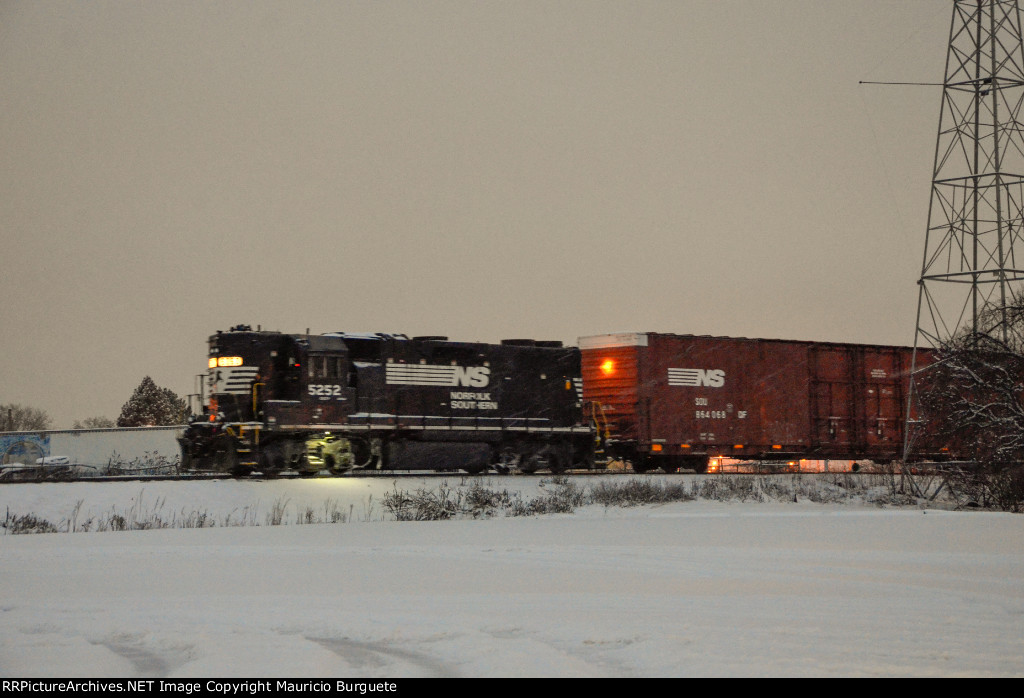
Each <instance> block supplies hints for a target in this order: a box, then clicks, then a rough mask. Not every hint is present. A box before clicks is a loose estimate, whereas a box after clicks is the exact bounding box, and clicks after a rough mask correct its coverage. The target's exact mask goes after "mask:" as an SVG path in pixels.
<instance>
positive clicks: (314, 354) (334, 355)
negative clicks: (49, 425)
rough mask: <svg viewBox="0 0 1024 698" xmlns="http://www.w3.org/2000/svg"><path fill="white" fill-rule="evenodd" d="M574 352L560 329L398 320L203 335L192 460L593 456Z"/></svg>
mask: <svg viewBox="0 0 1024 698" xmlns="http://www.w3.org/2000/svg"><path fill="white" fill-rule="evenodd" d="M580 376H581V374H580V353H579V350H578V349H576V348H575V347H565V346H562V343H561V342H555V341H534V340H525V339H522V340H504V341H503V342H502V343H501V344H484V343H476V342H453V341H448V339H447V338H446V337H439V336H430V337H412V338H409V337H407V336H405V335H401V334H383V333H380V334H356V333H345V332H332V333H327V334H319V335H311V334H308V333H307V334H284V333H281V332H271V331H264V330H261V329H259V328H258V327H257V329H256V330H253V329H252V328H251V327H250V326H248V325H239V326H236V327H232V328H231V329H230V330H228V331H226V332H217V333H216V334H215V335H213V336H211V337H210V338H209V359H208V369H207V375H206V379H205V391H204V393H205V395H204V396H203V402H204V405H203V413H202V415H201V416H199V417H198V418H196V419H194V420H193V421H192V422H190V423H189V425H188V426H187V427H186V429H185V431H184V433H183V435H182V437H181V439H180V443H181V447H182V465H183V467H184V468H186V469H196V470H218V471H223V472H230V473H234V474H248V473H254V472H260V473H263V474H267V475H269V474H274V473H280V472H285V471H295V472H299V473H312V472H319V471H328V472H335V473H339V472H345V471H348V470H367V469H393V470H420V469H429V470H455V469H462V470H466V471H468V472H480V471H483V470H484V469H487V468H494V469H496V470H498V471H499V472H500V471H509V470H513V469H516V470H520V471H525V472H533V471H535V470H538V469H542V468H544V469H548V470H551V471H553V472H560V471H562V470H565V469H567V468H592V467H594V442H593V439H594V432H593V429H592V427H591V426H590V424H589V423H588V421H587V419H586V418H585V417H584V412H583V409H582V404H581V401H582V387H581V380H580Z"/></svg>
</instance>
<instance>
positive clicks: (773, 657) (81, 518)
mask: <svg viewBox="0 0 1024 698" xmlns="http://www.w3.org/2000/svg"><path fill="white" fill-rule="evenodd" d="M445 482H446V486H448V487H451V488H459V487H461V486H463V482H464V481H463V480H462V479H460V478H458V477H457V476H456V477H453V478H449V479H448V480H446V481H445ZM595 482H597V478H593V479H588V480H587V481H586V483H585V484H586V485H588V486H590V485H592V483H595ZM485 483H486V484H488V485H489V486H491V487H495V488H500V489H505V488H508V489H510V490H515V491H520V492H522V493H523V496H527V497H528V496H533V495H536V494H537V493H541V492H544V491H545V490H546V489H550V487H551V485H550V484H543V479H542V478H537V477H515V478H488V479H486V480H485ZM438 484H439V481H438V480H436V479H431V480H425V481H422V482H421V481H418V480H398V481H397V482H396V481H393V480H391V479H377V480H363V479H335V480H302V481H279V482H235V481H222V482H203V483H180V482H177V483H138V482H134V483H91V484H90V483H85V484H57V483H54V484H36V485H30V484H8V485H2V486H0V512H3V511H5V510H6V511H7V512H9V515H15V514H17V515H22V514H26V513H33V514H35V515H37V516H39V517H41V518H45V519H47V520H49V521H51V522H53V523H55V524H58V523H60V522H63V524H64V526H65V527H66V526H67V525H68V524H70V523H72V522H73V525H74V527H76V528H82V527H84V526H85V525H86V524H87V522H88V525H89V526H90V527H93V528H95V526H96V522H97V521H99V520H101V519H106V520H110V519H111V518H112V517H114V516H122V517H125V518H127V519H130V518H131V517H133V516H139V517H140V518H144V517H147V516H148V517H149V518H150V520H160V521H168V520H171V519H176V520H177V521H178V522H180V521H190V522H193V523H194V522H195V521H196V519H197V512H202V513H203V514H205V516H206V517H207V518H206V520H207V521H213V522H215V523H216V524H217V525H216V526H215V527H212V528H201V529H199V528H185V529H180V528H176V529H160V530H145V531H120V532H103V533H96V532H91V533H72V534H67V533H54V534H42V535H0V674H2V675H3V676H4V677H27V676H34V677H40V676H48V677H58V676H76V677H88V676H92V677H146V678H156V677H201V676H215V677H220V676H232V677H263V678H265V677H274V676H289V677H304V678H309V677H417V676H443V677H482V676H484V677H495V676H497V677H520V676H530V677H535V676H564V677H578V676H586V677H591V676H596V677H600V676H615V677H629V676H1019V675H1022V674H1024V517H1022V516H1020V515H1011V514H1002V513H992V512H977V511H974V512H954V511H948V510H942V509H936V508H921V507H904V508H898V507H891V506H884V507H881V506H878V505H876V504H867V503H857V502H854V503H850V504H844V505H837V504H816V503H812V502H810V501H806V500H803V499H800V498H799V497H798V500H800V501H797V502H793V501H789V502H749V501H748V502H738V501H736V502H719V501H707V500H697V501H692V502H680V503H672V504H663V505H656V506H642V507H630V508H617V507H615V508H605V507H603V506H599V505H589V506H585V507H582V508H579V509H577V510H576V511H575V512H574V513H572V514H554V515H544V516H533V517H516V518H490V519H482V520H454V521H426V522H397V521H389V520H384V519H386V518H388V517H387V515H386V509H385V507H384V506H383V504H382V498H383V497H384V495H385V494H386V493H387V492H388V491H391V490H394V489H395V487H398V488H400V489H404V490H412V489H415V488H416V487H431V488H433V487H437V486H438ZM311 512H312V513H311ZM275 515H279V516H281V517H282V522H283V523H284V524H287V525H280V526H268V525H266V524H267V522H268V519H269V518H271V517H273V516H275ZM8 518H9V517H8ZM198 518H202V516H201V515H198ZM332 518H333V519H339V520H340V519H344V520H345V522H344V523H334V524H306V525H298V524H297V523H296V522H297V521H298V520H304V519H306V520H308V519H311V520H330V519H332ZM227 520H230V521H231V522H234V523H248V524H250V525H246V526H233V527H224V526H223V525H222V524H223V523H224V522H225V521H227Z"/></svg>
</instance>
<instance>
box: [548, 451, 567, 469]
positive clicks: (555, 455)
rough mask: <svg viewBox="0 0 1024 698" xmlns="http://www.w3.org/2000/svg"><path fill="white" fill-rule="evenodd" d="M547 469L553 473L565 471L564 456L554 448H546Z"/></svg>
mask: <svg viewBox="0 0 1024 698" xmlns="http://www.w3.org/2000/svg"><path fill="white" fill-rule="evenodd" d="M547 460H548V470H550V471H551V472H552V473H554V474H555V475H558V474H559V473H564V472H565V458H564V457H563V455H562V453H561V452H560V451H559V450H558V449H555V448H550V449H548V452H547Z"/></svg>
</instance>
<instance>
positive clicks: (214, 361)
mask: <svg viewBox="0 0 1024 698" xmlns="http://www.w3.org/2000/svg"><path fill="white" fill-rule="evenodd" d="M241 365H242V357H241V356H211V357H210V368H216V367H218V366H220V367H224V366H241Z"/></svg>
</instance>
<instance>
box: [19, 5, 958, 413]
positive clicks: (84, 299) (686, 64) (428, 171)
mask: <svg viewBox="0 0 1024 698" xmlns="http://www.w3.org/2000/svg"><path fill="white" fill-rule="evenodd" d="M951 8H952V2H950V1H949V0H855V1H853V2H850V1H849V0H673V1H668V2H656V1H653V0H649V1H642V0H641V1H636V2H602V1H600V0H581V1H579V2H568V1H558V0H542V1H539V2H534V1H532V0H506V1H502V2H491V1H487V0H476V1H473V2H470V1H461V0H459V1H456V0H452V1H444V0H431V1H430V2H389V1H378V2H342V1H338V2H297V1H289V2H262V1H258V0H257V1H250V0H247V1H246V2H185V1H181V0H178V1H175V2H105V1H102V0H96V1H93V2H46V1H41V2H29V1H25V2H17V1H10V0H7V1H3V2H0V95H2V97H0V163H2V164H0V222H2V226H3V232H2V247H0V249H2V255H3V256H2V259H3V261H4V265H3V266H4V268H3V273H2V274H0V299H2V304H0V318H2V320H3V322H2V327H3V343H2V348H3V351H2V352H0V403H6V402H17V403H24V404H29V405H32V406H35V407H40V408H42V409H45V410H47V411H48V412H50V414H51V415H53V417H54V418H55V426H56V427H58V428H65V427H70V426H71V423H72V422H73V421H74V420H75V419H82V418H85V417H90V416H97V415H104V416H108V417H111V418H116V417H117V415H118V414H119V412H120V409H121V406H122V404H123V403H124V402H125V401H126V400H127V399H128V398H129V396H130V395H131V392H132V391H133V390H134V388H135V387H136V386H137V385H138V384H139V382H140V381H141V380H142V378H143V376H145V375H147V374H148V375H151V376H152V377H153V379H154V380H155V381H156V382H157V383H158V384H159V385H161V386H163V387H168V388H171V389H172V390H174V391H176V392H178V393H179V394H186V393H189V392H192V391H193V389H194V376H195V375H196V374H198V373H200V372H202V371H203V370H204V369H205V353H206V338H207V337H208V336H209V335H210V334H212V333H214V332H215V331H216V330H218V329H226V328H228V327H229V326H231V325H234V324H238V323H247V324H251V325H253V326H256V325H257V324H259V325H262V326H263V328H269V329H279V330H282V331H286V332H303V331H305V330H306V328H310V329H311V330H312V331H313V332H327V331H333V330H350V331H388V332H404V333H406V334H409V335H416V334H444V335H448V336H450V337H452V338H453V339H465V340H481V341H496V340H500V339H502V338H506V337H535V338H538V339H561V340H563V341H565V342H575V340H576V338H577V337H578V336H585V335H589V334H600V333H606V332H622V331H657V332H676V333H693V334H720V335H733V336H747V337H778V338H785V339H811V340H828V341H844V342H863V343H882V344H908V343H911V342H912V341H913V333H914V322H915V311H916V301H917V290H916V280H917V277H918V275H919V274H920V264H921V255H922V253H923V246H924V231H925V227H926V213H927V206H928V198H929V186H930V182H929V178H930V170H931V166H932V158H933V151H934V146H935V133H936V129H937V125H938V116H939V106H940V96H941V93H940V90H939V88H929V87H875V86H864V85H858V81H860V80H917V81H933V82H934V81H941V79H942V69H943V63H944V61H945V52H946V41H947V38H948V37H947V35H948V30H949V23H950V16H951Z"/></svg>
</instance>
